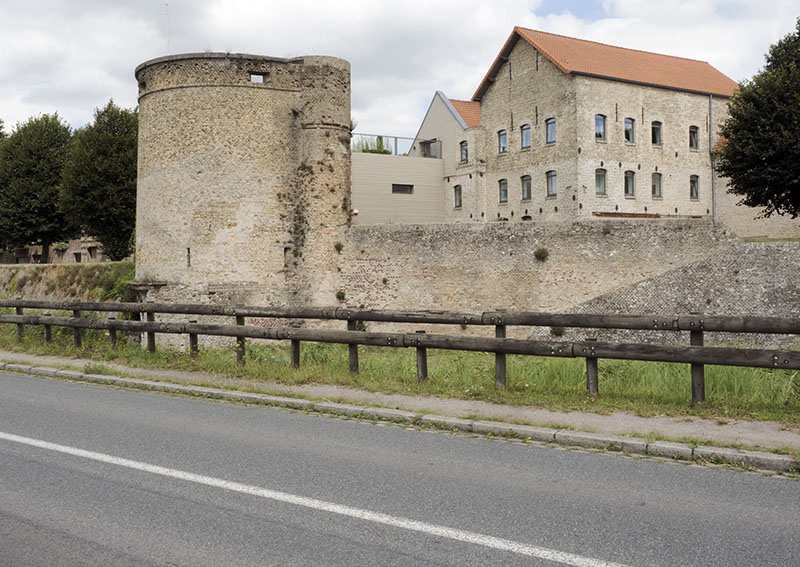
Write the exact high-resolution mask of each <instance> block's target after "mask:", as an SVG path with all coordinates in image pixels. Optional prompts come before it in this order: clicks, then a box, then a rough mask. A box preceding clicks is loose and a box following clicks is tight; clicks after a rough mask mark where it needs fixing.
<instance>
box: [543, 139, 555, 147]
mask: <svg viewBox="0 0 800 567" xmlns="http://www.w3.org/2000/svg"><path fill="white" fill-rule="evenodd" d="M544 145H545V147H547V146H555V145H556V141H555V140H553V141H552V142H545V143H544Z"/></svg>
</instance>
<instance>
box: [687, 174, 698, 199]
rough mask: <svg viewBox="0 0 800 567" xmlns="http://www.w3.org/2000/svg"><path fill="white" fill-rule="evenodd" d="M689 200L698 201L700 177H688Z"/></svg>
mask: <svg viewBox="0 0 800 567" xmlns="http://www.w3.org/2000/svg"><path fill="white" fill-rule="evenodd" d="M689 200H690V201H699V200H700V176H698V175H690V176H689Z"/></svg>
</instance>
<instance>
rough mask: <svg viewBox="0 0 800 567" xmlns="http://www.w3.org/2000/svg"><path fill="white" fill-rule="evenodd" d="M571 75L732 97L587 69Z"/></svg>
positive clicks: (573, 72)
mask: <svg viewBox="0 0 800 567" xmlns="http://www.w3.org/2000/svg"><path fill="white" fill-rule="evenodd" d="M570 74H571V75H580V76H582V77H592V78H595V79H606V80H607V81H616V82H618V83H629V84H632V85H643V86H645V87H655V88H657V89H667V90H670V91H680V92H684V93H692V94H699V95H714V96H721V97H724V98H730V97H731V95H729V94H725V93H716V92H711V91H699V90H695V89H686V88H682V87H675V86H670V85H663V84H660V83H646V82H644V81H634V80H632V79H623V78H620V77H613V76H610V75H598V74H596V73H586V72H585V71H570Z"/></svg>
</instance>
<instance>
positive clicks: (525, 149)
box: [519, 146, 531, 152]
mask: <svg viewBox="0 0 800 567" xmlns="http://www.w3.org/2000/svg"><path fill="white" fill-rule="evenodd" d="M519 151H521V152H529V151H531V147H530V146H523V147H521V148H520V149H519Z"/></svg>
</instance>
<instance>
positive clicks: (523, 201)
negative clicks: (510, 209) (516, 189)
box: [519, 198, 532, 203]
mask: <svg viewBox="0 0 800 567" xmlns="http://www.w3.org/2000/svg"><path fill="white" fill-rule="evenodd" d="M531 200H532V199H530V198H528V199H525V198H522V199H520V200H519V202H520V203H530V202H531Z"/></svg>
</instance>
